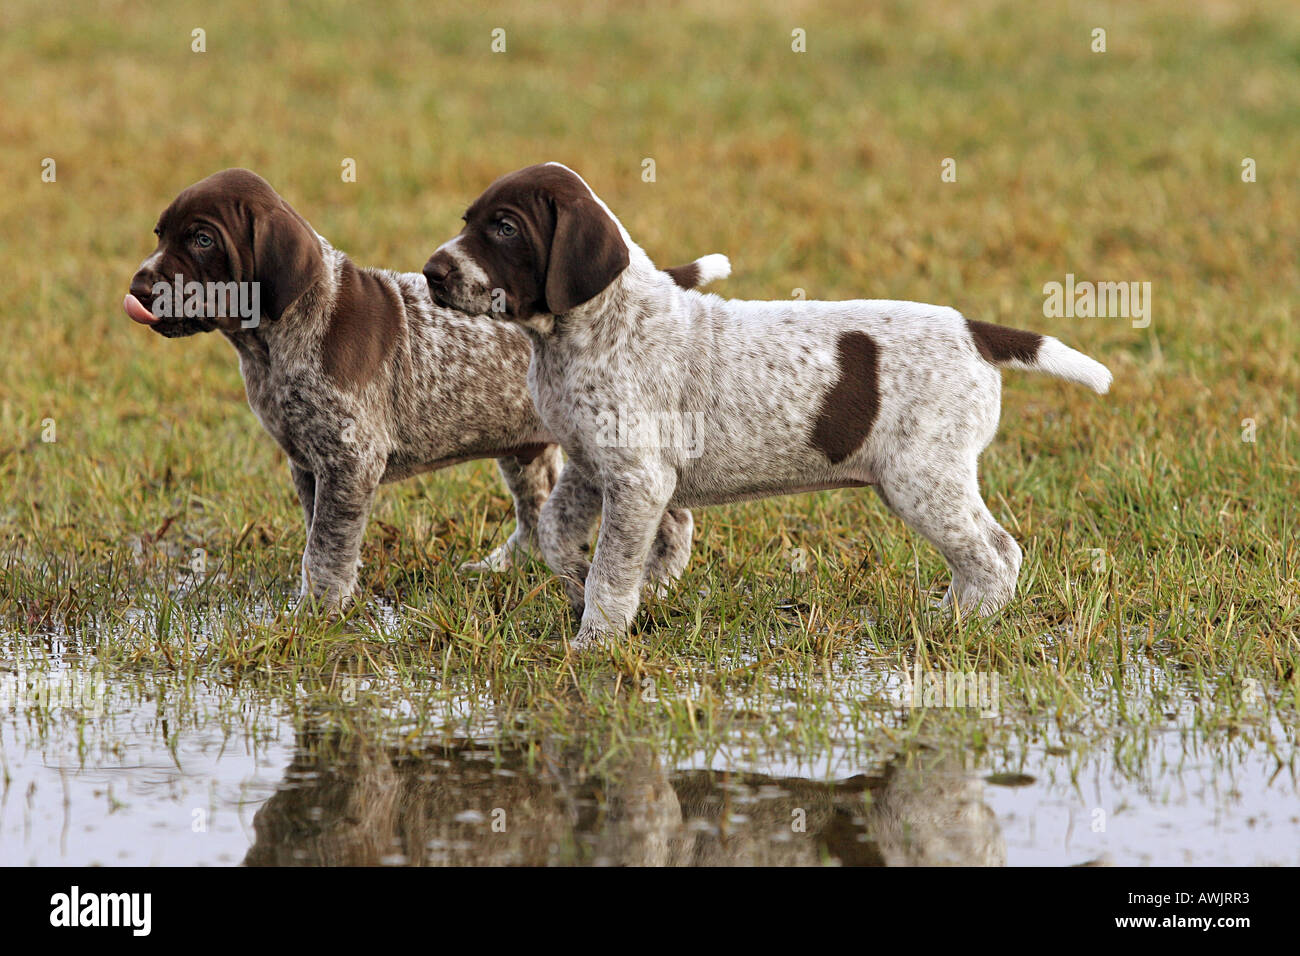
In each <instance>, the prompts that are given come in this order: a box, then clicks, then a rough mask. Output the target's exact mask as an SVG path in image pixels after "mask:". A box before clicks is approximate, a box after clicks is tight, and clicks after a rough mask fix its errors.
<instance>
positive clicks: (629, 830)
mask: <svg viewBox="0 0 1300 956" xmlns="http://www.w3.org/2000/svg"><path fill="white" fill-rule="evenodd" d="M32 640H33V639H31V638H18V637H9V638H6V639H4V640H3V641H2V642H0V644H2V645H3V647H2V648H0V651H2V652H0V778H2V784H3V788H2V790H0V863H3V864H6V865H33V864H34V865H50V864H62V865H123V864H129V865H214V866H226V865H235V864H241V863H243V864H248V865H318V864H346V865H449V864H462V865H463V864H582V865H623V864H633V865H728V864H744V865H751V864H774V865H793V864H799V865H820V864H839V865H866V866H878V865H916V864H924V865H935V864H954V865H963V864H979V865H1083V864H1093V865H1107V864H1115V865H1127V864H1136V865H1157V864H1173V865H1224V864H1247V865H1254V864H1278V865H1296V864H1297V863H1300V799H1298V798H1300V772H1298V768H1297V761H1296V752H1295V743H1294V739H1293V737H1291V736H1289V735H1288V733H1287V732H1286V730H1285V728H1284V726H1283V725H1282V724H1281V723H1280V722H1279V720H1278V718H1277V715H1276V713H1275V712H1273V711H1272V710H1270V709H1269V706H1268V689H1267V688H1262V689H1260V694H1259V699H1258V700H1257V701H1254V702H1253V704H1252V707H1253V710H1251V711H1250V712H1249V713H1247V714H1246V715H1245V716H1244V717H1240V715H1239V717H1240V719H1232V720H1229V719H1228V718H1226V717H1225V716H1224V711H1223V710H1222V708H1216V707H1215V706H1214V702H1213V700H1212V699H1208V698H1207V695H1206V694H1205V691H1204V688H1193V687H1190V686H1183V685H1181V684H1180V683H1179V681H1177V680H1175V679H1170V678H1169V677H1168V676H1167V674H1168V671H1166V670H1164V669H1161V668H1159V667H1155V666H1153V665H1150V664H1146V663H1143V662H1142V661H1141V660H1140V659H1139V660H1137V661H1136V662H1130V663H1128V664H1126V665H1125V666H1124V667H1123V668H1122V669H1120V670H1119V671H1117V672H1114V673H1107V674H1103V675H1101V676H1100V677H1098V678H1096V679H1095V682H1094V684H1093V685H1092V686H1091V687H1090V688H1089V690H1088V701H1089V704H1090V706H1089V707H1088V708H1087V709H1086V710H1085V711H1084V715H1083V716H1082V717H1079V716H1078V715H1077V714H1076V716H1075V717H1074V718H1073V719H1072V720H1071V721H1069V722H1067V723H1065V724H1062V723H1061V721H1060V720H1059V719H1053V718H1052V717H1051V715H1047V716H1044V715H1043V714H1042V713H1040V712H1035V710H1034V708H1033V707H1025V708H1019V707H1008V706H1006V704H1007V701H1006V700H1005V698H1004V700H1003V701H1002V704H1003V706H1002V707H1001V708H996V707H994V708H990V707H989V706H988V704H989V702H988V701H986V700H985V701H977V700H975V698H974V697H972V698H971V700H970V701H969V702H968V703H971V704H974V706H972V707H969V708H967V709H966V710H963V711H961V713H960V714H955V713H954V712H953V710H952V709H951V708H950V709H948V710H946V711H945V712H944V714H943V716H944V717H945V719H947V723H946V724H942V725H937V726H936V727H934V728H931V727H929V726H928V725H927V724H926V723H925V722H924V721H923V722H922V723H921V724H919V725H918V724H917V722H916V716H917V715H916V707H915V705H917V704H918V703H921V702H922V700H923V698H922V696H921V694H920V692H919V691H918V690H917V688H916V686H915V683H914V682H913V680H912V675H910V674H905V673H899V672H896V671H891V670H889V669H888V668H884V667H882V666H881V665H880V663H879V661H878V659H876V658H875V657H874V656H873V655H871V654H869V653H865V652H864V655H863V657H862V659H861V660H858V661H856V662H850V664H849V665H848V666H845V665H844V663H843V662H841V663H840V664H839V665H837V667H836V668H835V670H834V671H832V672H829V673H827V674H826V675H824V676H823V677H822V678H819V679H815V680H806V681H791V682H789V685H788V686H786V687H785V688H778V689H777V692H775V693H773V692H772V689H771V687H770V686H768V687H767V688H766V690H765V691H764V692H763V693H753V694H749V695H747V694H745V693H743V692H741V691H737V693H736V694H735V697H734V699H731V698H730V697H729V698H728V701H727V703H728V705H729V708H730V710H729V713H730V714H731V716H732V721H731V723H729V724H728V725H727V726H726V727H723V728H720V729H719V730H717V732H716V733H715V734H714V735H713V737H712V738H711V742H710V744H709V746H708V747H707V748H699V749H694V750H692V749H691V748H690V747H680V746H669V745H664V744H662V743H658V744H656V743H654V742H652V741H632V742H629V743H627V744H626V745H625V746H620V747H619V748H618V749H617V751H616V752H610V753H608V754H605V755H603V756H602V755H601V754H600V753H598V752H597V753H595V754H593V752H592V748H590V747H588V746H585V745H584V743H586V742H584V741H583V740H582V735H581V733H580V732H578V731H576V730H574V728H567V730H568V731H570V732H569V733H567V734H564V733H559V732H558V731H557V732H545V733H542V732H539V731H538V727H539V726H545V721H541V722H540V723H533V724H530V723H529V721H528V720H526V719H525V717H526V716H527V714H526V712H525V711H521V710H520V709H518V708H517V706H516V709H514V710H510V709H508V708H506V707H505V706H504V705H503V704H502V702H501V701H500V700H499V699H497V698H495V697H494V696H493V694H492V693H489V692H488V691H487V690H486V689H484V688H474V689H468V688H465V687H456V686H442V685H441V684H440V682H439V681H437V680H433V679H431V680H429V681H428V682H427V683H425V684H422V685H419V686H416V687H412V685H411V684H410V683H406V684H398V683H397V682H395V681H393V680H391V679H389V678H388V677H386V676H385V675H384V674H383V673H382V671H381V672H378V673H373V674H371V675H369V676H367V677H364V678H360V679H357V680H355V681H352V682H351V683H350V684H349V686H348V687H347V688H346V691H345V692H344V693H341V694H340V693H339V692H338V691H337V687H334V688H333V689H332V690H330V691H329V692H328V693H325V692H324V691H323V690H322V686H321V685H320V683H319V682H317V683H314V684H313V683H310V682H308V683H304V684H302V685H292V686H290V687H289V688H288V689H286V686H285V685H284V684H283V683H276V682H274V681H272V680H270V679H269V678H268V679H262V678H261V677H260V676H258V675H253V676H244V677H241V678H238V679H236V678H233V677H232V678H231V679H230V680H228V681H226V682H219V681H215V680H211V679H203V678H197V677H196V678H191V679H188V680H178V679H177V678H176V677H175V676H168V677H165V678H164V677H161V676H159V675H156V674H152V673H148V672H134V671H131V670H130V669H126V668H118V669H116V670H112V671H109V670H105V669H103V668H102V667H99V666H98V665H96V663H95V659H94V658H93V657H92V656H90V655H88V654H83V653H81V652H80V651H79V650H78V648H77V645H76V642H75V641H73V640H67V639H59V638H54V639H52V638H50V637H48V636H42V638H41V641H42V642H43V643H45V644H46V645H47V646H46V649H45V650H44V651H43V652H42V653H41V654H40V655H38V656H35V657H34V656H32V655H31V654H30V653H25V652H23V651H22V650H21V649H20V648H19V644H20V642H23V641H27V642H28V644H26V645H25V647H26V648H28V649H30V647H31V646H32V645H31V643H30V642H31V641H32ZM331 686H333V685H331ZM681 686H682V689H680V690H677V689H674V687H673V680H672V679H671V678H663V679H660V680H659V681H658V682H656V683H655V684H654V687H653V689H652V688H651V687H650V686H647V687H644V688H641V689H640V690H639V691H638V692H639V693H640V694H641V696H642V705H643V706H645V707H650V708H653V707H656V706H662V707H664V708H665V709H666V710H671V709H672V707H673V706H675V702H680V701H682V700H686V699H688V698H689V697H690V696H691V695H692V694H694V693H695V692H696V691H695V690H694V689H692V688H691V687H690V685H689V681H686V680H684V679H683V680H682V681H681ZM970 686H971V688H972V693H974V688H975V685H974V684H971V685H970ZM701 693H703V691H701ZM656 694H659V695H663V696H655V695H656ZM1022 703H1023V702H1022ZM864 704H865V706H864ZM810 708H812V709H813V710H812V711H810V710H809V709H810ZM1040 710H1041V708H1040ZM692 713H694V711H692ZM864 713H866V714H868V715H871V720H868V721H867V722H866V723H864V718H863V714H864ZM813 717H815V720H814V719H812V718H813ZM873 721H874V723H873ZM814 724H815V726H816V728H817V732H816V735H815V738H812V737H808V738H805V737H799V736H794V737H790V736H788V735H784V736H783V735H781V734H778V733H774V732H773V728H774V727H780V726H786V727H789V726H806V725H807V726H811V725H814ZM953 726H955V727H956V728H957V730H955V731H954V730H953V729H952V728H953Z"/></svg>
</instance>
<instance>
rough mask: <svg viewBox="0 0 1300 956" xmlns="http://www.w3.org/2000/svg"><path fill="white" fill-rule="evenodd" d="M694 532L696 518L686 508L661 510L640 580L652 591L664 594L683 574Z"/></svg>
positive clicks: (689, 554)
mask: <svg viewBox="0 0 1300 956" xmlns="http://www.w3.org/2000/svg"><path fill="white" fill-rule="evenodd" d="M694 531H695V518H694V517H693V516H692V515H691V513H690V511H688V510H687V509H685V508H669V509H668V510H667V511H665V512H664V516H663V519H662V520H661V521H660V522H659V533H658V535H656V536H655V542H654V545H653V546H652V547H651V548H650V556H649V558H647V559H646V564H645V574H644V575H643V578H642V582H641V583H642V585H643V586H644V587H645V588H646V589H647V590H649V591H650V592H651V593H653V594H655V595H657V596H659V597H663V596H665V595H666V594H667V593H668V585H669V584H671V583H672V582H673V581H676V580H677V579H678V578H680V577H681V576H682V572H683V571H685V570H686V564H687V562H689V561H690V559H691V535H692V534H693V533H694Z"/></svg>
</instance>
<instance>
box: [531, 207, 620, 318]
mask: <svg viewBox="0 0 1300 956" xmlns="http://www.w3.org/2000/svg"><path fill="white" fill-rule="evenodd" d="M627 264H628V254H627V245H626V244H624V242H623V237H622V236H621V235H619V231H618V226H617V225H616V224H615V222H614V220H613V219H612V218H610V216H609V214H608V213H607V212H605V210H603V209H601V208H600V206H599V205H598V204H597V203H596V202H595V200H593V199H590V198H587V197H583V198H581V199H567V200H564V201H559V200H557V201H556V203H555V235H554V237H553V238H552V239H551V254H550V257H549V259H548V260H547V267H546V309H547V311H548V312H550V313H551V314H552V315H558V314H560V313H563V312H568V311H569V310H570V309H572V308H574V307H575V306H579V305H582V303H584V302H586V301H587V300H588V299H590V298H593V297H594V296H595V295H596V294H597V293H599V292H600V291H601V290H602V289H604V288H605V287H606V286H607V285H609V284H610V283H611V282H613V281H614V280H615V279H616V278H617V277H618V274H619V273H620V272H622V271H623V270H624V269H626V268H627Z"/></svg>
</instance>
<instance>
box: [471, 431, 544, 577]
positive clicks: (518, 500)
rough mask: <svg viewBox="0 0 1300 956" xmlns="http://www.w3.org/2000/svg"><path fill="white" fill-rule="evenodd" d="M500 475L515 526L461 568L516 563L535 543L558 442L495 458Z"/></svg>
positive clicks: (496, 567) (492, 568) (480, 568)
mask: <svg viewBox="0 0 1300 956" xmlns="http://www.w3.org/2000/svg"><path fill="white" fill-rule="evenodd" d="M497 467H498V468H499V469H501V477H502V479H504V481H505V483H506V487H507V488H509V489H510V497H511V498H513V499H514V503H515V530H514V532H513V533H512V534H511V535H510V537H509V539H508V540H507V541H506V543H505V544H503V545H501V547H499V548H497V549H496V550H495V551H493V552H492V553H491V554H489V555H488V556H487V557H486V558H484V559H483V560H482V561H467V562H465V563H464V564H462V565H461V566H460V569H461V570H462V571H505V570H506V569H507V568H512V567H514V566H516V565H517V564H519V563H520V562H521V561H522V560H523V559H524V558H525V557H526V556H527V554H528V553H529V552H530V551H532V550H533V549H534V548H535V547H537V524H538V521H539V518H540V515H541V510H542V506H543V505H544V504H545V503H546V499H547V498H548V497H550V494H551V489H552V488H554V487H555V483H556V481H557V480H558V478H559V475H560V469H561V467H562V462H561V460H560V446H559V445H546V446H544V447H543V448H542V450H541V452H540V453H538V454H537V455H534V456H531V457H528V456H524V455H508V456H506V457H504V458H498V459H497Z"/></svg>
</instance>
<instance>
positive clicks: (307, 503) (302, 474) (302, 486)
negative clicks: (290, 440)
mask: <svg viewBox="0 0 1300 956" xmlns="http://www.w3.org/2000/svg"><path fill="white" fill-rule="evenodd" d="M289 474H291V475H292V476H293V487H294V490H295V491H297V492H298V503H299V504H301V505H302V516H303V521H304V523H305V524H306V527H307V535H308V537H310V536H311V516H312V512H313V511H314V510H315V507H316V476H315V475H314V474H313V473H312V472H310V471H308V470H307V469H306V468H299V467H298V466H297V465H295V464H294V463H293V462H289Z"/></svg>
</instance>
